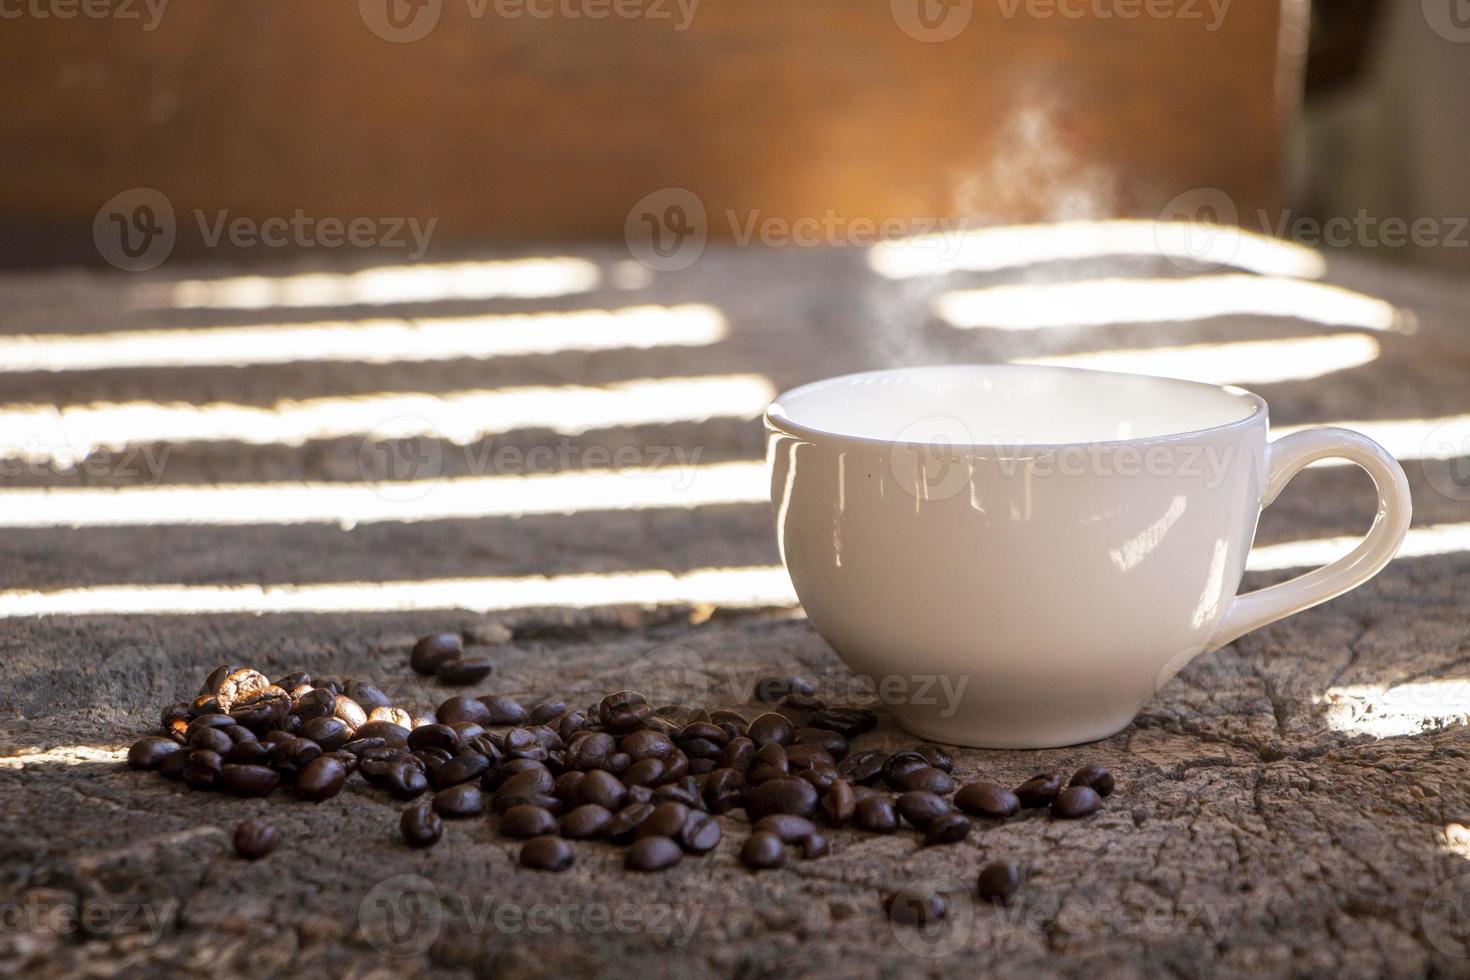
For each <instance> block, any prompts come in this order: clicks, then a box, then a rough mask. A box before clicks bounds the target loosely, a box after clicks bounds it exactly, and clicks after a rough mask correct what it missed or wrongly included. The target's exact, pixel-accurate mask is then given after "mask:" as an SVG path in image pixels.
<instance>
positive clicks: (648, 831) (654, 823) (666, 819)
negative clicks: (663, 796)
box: [637, 801, 690, 837]
mask: <svg viewBox="0 0 1470 980" xmlns="http://www.w3.org/2000/svg"><path fill="white" fill-rule="evenodd" d="M689 814H690V809H689V807H688V806H687V805H685V804H683V803H676V802H673V801H668V802H664V803H660V804H658V805H657V806H655V807H654V808H653V813H651V814H649V815H648V819H646V820H644V821H643V823H642V824H641V825H640V826H639V827H638V834H637V836H639V837H677V836H679V832H680V831H681V830H683V829H684V824H685V822H686V821H688V819H689Z"/></svg>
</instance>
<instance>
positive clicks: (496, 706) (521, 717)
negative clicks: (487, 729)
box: [440, 694, 531, 726]
mask: <svg viewBox="0 0 1470 980" xmlns="http://www.w3.org/2000/svg"><path fill="white" fill-rule="evenodd" d="M480 706H481V707H483V708H484V709H485V716H484V718H483V719H482V718H473V719H469V720H471V721H478V722H479V723H480V724H482V725H497V726H500V725H524V724H525V723H526V722H527V721H529V720H530V717H531V715H530V713H529V712H528V711H526V709H525V708H524V707H523V706H522V705H521V703H520V702H519V701H517V700H515V699H514V698H504V697H499V696H496V695H492V694H487V695H485V696H484V697H482V698H480ZM440 721H443V719H442V718H441V719H440Z"/></svg>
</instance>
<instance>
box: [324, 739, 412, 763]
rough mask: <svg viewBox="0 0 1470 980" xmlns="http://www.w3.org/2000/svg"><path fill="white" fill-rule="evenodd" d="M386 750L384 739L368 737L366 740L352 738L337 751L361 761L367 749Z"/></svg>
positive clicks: (386, 744) (386, 743)
mask: <svg viewBox="0 0 1470 980" xmlns="http://www.w3.org/2000/svg"><path fill="white" fill-rule="evenodd" d="M400 747H401V746H394V748H400ZM386 748H388V742H387V740H386V739H382V738H376V737H371V736H370V737H367V738H354V739H353V740H352V741H350V742H348V743H347V744H346V745H344V746H342V748H341V749H339V750H338V751H340V752H347V753H350V754H352V755H355V756H357V757H358V758H359V759H361V758H362V754H363V753H364V752H366V751H368V750H369V749H386Z"/></svg>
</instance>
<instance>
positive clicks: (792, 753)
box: [786, 745, 837, 774]
mask: <svg viewBox="0 0 1470 980" xmlns="http://www.w3.org/2000/svg"><path fill="white" fill-rule="evenodd" d="M786 761H787V764H788V766H789V767H790V769H791V771H792V772H796V771H798V770H801V769H818V768H826V769H832V770H834V774H835V770H836V766H837V760H835V759H833V758H832V756H831V755H830V754H828V752H827V751H826V750H825V749H819V748H817V747H816V746H815V745H792V746H789V747H787V749H786Z"/></svg>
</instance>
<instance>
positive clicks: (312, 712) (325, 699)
mask: <svg viewBox="0 0 1470 980" xmlns="http://www.w3.org/2000/svg"><path fill="white" fill-rule="evenodd" d="M336 710H337V695H335V694H333V693H332V692H331V691H328V690H325V689H323V688H316V689H314V690H311V691H308V692H307V693H305V694H303V695H302V696H301V697H299V698H297V699H296V702H295V704H293V705H292V707H291V713H292V714H293V715H296V716H298V717H299V718H300V719H301V720H302V721H308V720H310V719H312V718H330V717H332V713H333V712H335V711H336Z"/></svg>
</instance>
